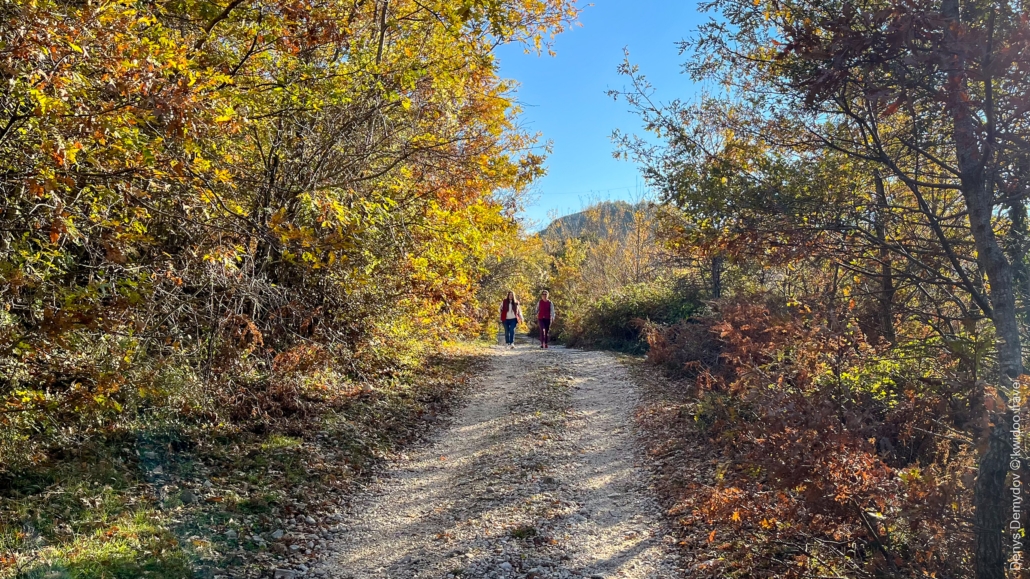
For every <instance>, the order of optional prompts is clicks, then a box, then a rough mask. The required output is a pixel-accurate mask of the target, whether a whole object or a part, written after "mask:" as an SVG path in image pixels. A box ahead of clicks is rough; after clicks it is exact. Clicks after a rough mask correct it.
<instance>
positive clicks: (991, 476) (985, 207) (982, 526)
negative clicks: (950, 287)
mask: <svg viewBox="0 0 1030 579" xmlns="http://www.w3.org/2000/svg"><path fill="white" fill-rule="evenodd" d="M941 14H942V16H944V18H945V19H946V20H947V21H950V24H946V25H945V27H944V30H945V34H944V42H945V46H944V48H945V50H947V51H948V52H949V53H950V54H951V62H950V63H949V65H948V69H947V70H946V72H947V74H948V80H947V85H946V86H945V89H946V91H947V94H948V96H949V103H948V111H949V113H950V116H951V122H952V127H951V129H952V139H953V142H954V146H955V152H956V161H957V163H958V169H959V173H960V180H961V191H962V196H963V198H964V200H965V204H966V208H967V210H968V215H969V226H970V232H971V234H972V237H973V242H974V246H975V248H976V257H977V261H978V263H979V265H980V267H981V268H983V271H985V272H986V274H987V279H988V281H989V283H990V301H991V318H992V321H993V322H994V328H995V332H996V334H997V339H998V344H997V354H998V365H999V375H1000V380H1001V386H1002V387H1003V388H1004V389H1006V390H1007V389H1008V388H1010V387H1011V386H1012V384H1013V381H1014V379H1016V378H1017V377H1018V376H1019V375H1020V374H1021V373H1022V369H1023V359H1022V350H1021V346H1020V336H1019V322H1018V318H1017V315H1016V298H1015V291H1014V290H1015V288H1014V279H1013V271H1012V270H1013V268H1012V266H1011V264H1010V263H1009V261H1008V260H1007V259H1006V257H1005V253H1004V251H1003V249H1002V247H1001V245H1000V243H999V242H998V237H997V235H996V234H995V231H994V222H993V215H994V206H995V203H994V187H993V183H994V179H993V177H994V175H993V173H992V171H991V170H989V167H991V166H992V161H993V159H991V156H992V155H993V151H992V147H991V146H990V145H991V143H990V142H989V140H990V138H991V137H992V135H991V133H993V131H991V130H990V128H989V127H988V130H987V133H988V134H987V135H986V137H984V136H981V135H980V134H978V130H977V126H976V124H975V122H974V119H973V112H972V111H971V110H970V109H969V106H968V104H967V101H968V97H967V96H966V95H967V94H968V78H967V77H966V74H965V67H966V64H967V63H966V62H964V61H963V57H962V55H963V54H964V53H965V50H964V47H963V46H961V44H962V41H961V39H960V38H959V37H958V29H959V26H960V25H961V24H960V22H961V19H960V11H959V2H958V0H944V1H943V2H942V5H941ZM984 82H985V87H987V92H988V93H990V90H991V89H990V88H989V86H990V84H991V82H992V81H991V78H990V77H989V76H988V77H986V79H985V80H984ZM987 104H988V106H990V101H989V99H988V103H987ZM988 117H989V120H988V122H989V123H990V122H991V120H990V118H993V115H992V113H991V111H988ZM982 139H983V140H987V142H986V143H983V146H982V144H981V140H982ZM990 420H991V423H992V424H991V427H990V432H989V434H988V441H987V445H986V450H985V451H984V453H983V455H982V456H981V457H980V465H979V469H978V474H977V478H976V484H975V486H974V488H973V506H974V508H975V513H974V516H973V526H974V533H975V557H976V562H975V569H974V571H975V574H976V577H977V579H1004V578H1005V567H1006V560H1007V557H1006V549H1005V541H1004V530H1005V527H1006V524H1007V523H1008V518H1009V517H1008V514H1009V513H1008V506H1009V505H1008V501H1007V500H1006V494H1005V480H1006V477H1007V475H1008V462H1009V461H1008V455H1009V453H1010V451H1011V445H1010V443H1009V439H1008V437H1007V436H1006V435H1007V434H1008V430H1009V422H1010V420H1011V416H1010V415H1009V414H1008V413H1006V412H991V413H990Z"/></svg>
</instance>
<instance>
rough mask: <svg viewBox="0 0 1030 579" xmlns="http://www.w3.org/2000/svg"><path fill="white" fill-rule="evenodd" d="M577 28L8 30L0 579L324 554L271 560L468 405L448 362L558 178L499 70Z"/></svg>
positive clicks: (101, 8) (16, 9)
mask: <svg viewBox="0 0 1030 579" xmlns="http://www.w3.org/2000/svg"><path fill="white" fill-rule="evenodd" d="M575 15H576V9H575V8H574V6H573V5H572V4H571V3H566V2H564V1H562V0H553V1H551V0H546V1H542V2H531V3H524V2H478V1H470V2H457V3H456V2H445V1H429V2H425V1H419V2H414V1H407V0H392V1H390V2H382V1H380V2H335V1H332V0H330V1H327V2H315V3H310V2H306V3H289V2H286V3H283V2H277V1H274V0H273V1H269V2H265V1H258V2H238V1H237V2H228V3H214V2H207V1H199V2H193V1H187V2H160V1H159V2H151V3H140V2H114V3H111V2H107V3H104V2H101V3H76V2H62V1H60V0H56V1H49V0H46V1H42V2H22V1H17V0H16V1H14V2H7V3H4V4H3V6H2V7H0V39H2V42H0V46H2V49H0V68H2V70H3V78H4V88H3V90H2V93H0V191H2V195H3V203H2V205H0V577H70V578H72V577H73V578H92V577H96V578H99V577H105V578H110V577H123V578H135V577H163V578H172V577H193V576H195V574H198V575H200V576H210V575H211V574H213V573H216V572H219V573H230V572H231V573H233V574H243V575H246V574H249V575H251V576H257V574H258V573H266V574H267V573H270V572H271V562H270V561H268V560H264V559H262V557H264V556H265V555H268V556H271V555H281V554H282V553H276V550H283V549H288V553H286V554H287V555H290V556H300V555H304V554H306V553H309V552H310V551H311V549H312V548H315V547H316V546H317V541H315V540H314V539H310V540H306V541H305V542H304V543H297V544H287V542H286V541H285V539H282V537H278V538H274V540H273V538H272V537H270V533H275V530H276V528H279V529H280V530H281V529H282V528H284V527H283V526H282V525H284V523H283V521H287V522H289V521H294V522H296V521H297V520H298V519H299V520H301V521H302V522H303V521H304V520H306V517H311V516H312V515H316V516H317V514H318V511H319V509H320V508H321V506H320V505H319V504H318V503H320V502H324V501H322V500H321V499H319V498H318V497H320V496H321V497H325V496H327V495H325V494H324V493H323V491H325V489H327V488H330V487H332V488H335V487H341V486H346V485H347V484H349V483H350V482H351V481H352V480H353V478H354V476H355V475H356V474H357V473H360V472H362V471H363V470H364V469H365V468H366V467H367V465H368V464H369V463H370V462H371V461H374V460H376V459H377V458H378V457H381V456H382V455H383V454H384V453H385V452H387V451H388V450H389V449H391V448H393V447H394V446H395V445H396V444H398V443H399V442H401V441H404V440H406V439H408V438H410V437H411V436H412V435H413V433H414V432H417V429H418V425H419V424H420V423H423V422H424V421H425V420H427V419H428V418H431V416H432V415H433V414H435V413H436V412H437V411H438V410H439V409H441V408H442V407H443V404H444V402H445V401H447V400H449V399H451V398H452V397H453V395H454V394H455V393H456V391H458V390H460V386H461V384H462V383H463V381H464V377H465V376H466V370H467V367H468V364H469V363H471V357H470V356H471V354H469V353H468V352H465V353H464V354H459V353H455V351H454V349H453V348H450V347H444V346H443V344H444V343H445V342H453V341H457V340H460V339H461V338H463V337H468V336H473V335H476V334H477V333H478V330H479V327H480V324H481V322H482V319H483V312H484V311H485V310H484V309H483V308H482V307H481V305H480V302H479V300H478V298H477V291H478V289H479V282H480V279H481V278H482V277H483V275H484V273H485V267H486V263H487V261H488V259H489V258H490V257H491V256H493V255H495V254H497V253H498V252H499V251H500V250H501V248H500V247H499V246H498V244H497V243H496V241H495V240H498V239H502V238H504V237H505V236H506V235H508V234H509V233H510V232H511V231H513V230H514V228H515V223H514V219H513V215H514V212H515V210H516V209H517V206H518V203H519V198H520V195H521V192H522V191H523V190H524V189H525V187H526V185H527V184H528V183H530V182H531V181H532V180H533V179H534V178H535V177H537V176H539V175H540V174H541V172H542V165H541V163H542V157H540V156H539V155H537V154H536V153H534V152H533V151H534V148H533V146H534V141H533V139H532V137H531V136H530V135H527V134H526V133H524V132H522V131H521V130H519V129H518V125H517V115H518V110H517V108H516V107H515V106H514V105H513V104H512V102H511V100H510V99H511V85H510V83H508V82H506V81H504V80H502V79H500V78H499V77H498V76H497V67H496V63H495V61H494V60H493V56H492V50H493V48H494V47H495V46H496V45H497V44H499V43H523V44H524V45H525V46H526V47H527V48H528V49H529V50H546V49H547V46H548V42H549V40H550V38H551V36H552V35H553V34H555V33H557V32H559V31H561V30H562V29H563V28H564V27H565V26H566V25H568V24H569V23H570V22H571V21H573V20H574V19H575ZM311 497H316V498H314V499H312V498H311ZM287 531H289V529H288V528H287ZM312 533H314V531H312ZM318 539H319V540H321V537H318ZM307 543H312V544H311V545H308V544H307ZM298 551H299V553H298ZM258 563H260V565H259V564H258ZM247 565H251V566H252V567H253V568H251V569H245V567H247ZM257 567H262V568H261V569H257ZM241 576H242V575H241Z"/></svg>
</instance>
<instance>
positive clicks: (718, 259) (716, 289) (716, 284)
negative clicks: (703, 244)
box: [712, 255, 725, 300]
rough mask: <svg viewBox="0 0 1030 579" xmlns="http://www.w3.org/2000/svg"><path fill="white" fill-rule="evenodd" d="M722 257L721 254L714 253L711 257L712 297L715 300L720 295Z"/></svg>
mask: <svg viewBox="0 0 1030 579" xmlns="http://www.w3.org/2000/svg"><path fill="white" fill-rule="evenodd" d="M724 261H725V260H724V258H723V257H722V256H721V255H716V256H715V257H713V258H712V299H713V300H717V299H719V298H721V297H722V268H723V262H724Z"/></svg>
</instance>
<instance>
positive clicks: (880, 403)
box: [526, 0, 1030, 579]
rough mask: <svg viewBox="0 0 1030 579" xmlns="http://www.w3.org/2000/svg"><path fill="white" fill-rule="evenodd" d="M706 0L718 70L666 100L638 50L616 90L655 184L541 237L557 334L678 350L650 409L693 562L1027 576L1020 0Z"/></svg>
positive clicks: (708, 571) (696, 41)
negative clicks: (692, 91) (684, 94)
mask: <svg viewBox="0 0 1030 579" xmlns="http://www.w3.org/2000/svg"><path fill="white" fill-rule="evenodd" d="M706 6H707V9H708V10H710V11H711V12H712V13H713V20H712V21H711V23H709V24H707V25H705V26H703V27H702V28H701V29H700V30H698V31H696V33H695V34H694V36H693V37H691V38H690V39H689V40H688V41H686V42H685V43H684V45H683V49H684V54H685V57H686V58H687V62H686V71H687V72H688V73H689V74H691V75H692V76H693V77H694V79H695V80H697V81H699V82H703V83H706V85H705V86H710V87H711V90H708V91H706V92H705V93H703V94H702V95H701V96H700V97H698V98H697V99H695V100H693V101H690V102H685V101H680V100H671V101H667V102H661V101H658V100H657V99H656V91H655V88H654V87H652V86H650V85H649V84H648V82H647V79H646V78H645V77H644V75H643V74H642V73H641V71H639V70H638V69H637V68H636V67H635V66H634V65H632V63H631V62H630V61H629V60H628V59H627V61H626V63H625V64H624V65H623V67H622V72H623V73H624V74H625V78H626V84H627V86H626V88H625V89H624V90H620V91H613V92H612V96H614V97H616V98H618V99H621V100H623V101H624V102H626V103H627V104H628V105H629V106H630V107H631V108H632V109H633V110H635V111H636V112H637V113H638V114H639V115H640V117H641V120H642V124H643V126H644V128H645V129H646V130H647V131H650V132H651V134H650V135H649V136H648V137H646V138H640V137H637V136H634V135H632V134H626V133H615V135H614V140H615V143H616V146H617V147H618V150H619V152H620V153H621V154H622V155H624V156H625V157H626V158H628V159H630V160H633V161H635V162H636V163H638V164H639V166H640V167H641V170H642V172H643V175H644V177H645V178H646V179H647V182H648V184H649V186H650V187H651V189H652V191H653V192H654V199H653V200H652V202H651V203H649V204H648V203H645V204H638V205H624V206H622V210H621V211H620V210H617V209H615V208H613V206H612V204H602V205H599V206H595V207H592V208H589V209H588V210H587V211H586V212H585V213H584V214H583V215H582V216H580V217H579V218H577V219H575V220H568V221H566V223H567V224H573V225H575V227H574V228H571V230H570V231H568V232H567V234H565V235H563V234H561V232H560V229H561V228H560V227H550V228H548V229H547V230H545V231H544V232H542V233H541V234H539V235H538V238H539V240H538V241H536V242H534V243H529V244H527V245H526V247H529V248H532V251H533V252H535V253H534V254H533V255H534V256H533V257H532V258H530V259H531V260H532V261H533V262H534V263H536V262H541V261H546V262H547V263H549V267H548V268H547V275H546V276H544V277H538V278H535V279H534V280H532V283H535V284H536V286H537V287H536V288H534V290H535V289H537V288H538V287H548V288H549V289H550V290H551V293H552V296H553V299H554V300H555V302H556V303H557V304H558V307H559V311H563V312H564V317H563V318H562V319H561V322H560V324H558V328H557V332H556V334H557V335H558V336H559V337H560V339H562V340H564V341H565V342H566V343H569V344H575V345H582V346H588V347H604V348H613V349H620V350H625V351H630V352H646V355H647V361H648V363H649V364H650V366H651V367H652V368H654V369H655V370H660V371H661V372H662V373H663V375H664V376H665V377H666V378H665V379H663V380H662V381H659V382H658V387H659V388H662V389H664V390H661V391H660V392H653V394H654V396H655V398H654V399H655V400H662V401H665V403H666V405H665V406H664V407H663V406H661V405H660V404H659V405H651V406H647V407H646V408H645V409H644V411H643V414H642V417H641V420H642V424H644V425H645V427H646V430H647V432H649V433H650V436H652V437H656V439H655V440H652V441H651V442H652V450H653V452H654V453H655V457H656V464H657V465H658V467H659V468H660V469H661V472H662V473H663V480H664V482H663V485H662V489H663V493H664V495H665V499H666V501H667V505H668V506H669V508H670V512H671V513H673V514H674V515H675V516H676V518H677V522H678V524H679V526H680V528H681V530H682V533H683V538H682V541H683V542H682V546H683V548H684V552H685V554H686V555H687V556H688V557H689V558H690V559H692V560H693V561H694V565H695V566H694V567H693V572H694V573H695V575H694V576H698V577H798V578H801V577H888V576H889V577H977V578H992V579H994V578H997V579H1001V578H1003V577H1015V576H1018V574H1019V573H1020V568H1021V567H1022V566H1023V563H1022V560H1021V558H1020V557H1021V556H1022V550H1021V548H1020V546H1021V544H1022V541H1023V536H1024V535H1023V533H1022V532H1021V531H1020V530H1019V529H1020V526H1025V524H1026V510H1025V509H1024V508H1021V507H1020V505H1021V504H1022V503H1021V502H1019V501H1018V500H1014V498H1013V497H1020V496H1021V494H1020V493H1021V491H1020V490H1019V489H1020V488H1021V486H1020V482H1019V481H1021V480H1025V479H1026V476H1027V469H1026V462H1025V460H1024V457H1025V453H1024V450H1025V444H1026V442H1027V435H1026V432H1025V429H1022V430H1018V429H1017V430H1016V431H1015V432H1014V431H1013V424H1014V421H1017V420H1019V417H1020V416H1022V420H1021V422H1022V423H1024V424H1025V421H1026V403H1025V401H1026V400H1027V396H1028V394H1030V379H1028V377H1027V376H1026V374H1025V368H1026V361H1027V356H1026V354H1025V352H1026V347H1025V344H1026V342H1027V340H1028V338H1030V317H1028V314H1027V312H1028V311H1030V274H1028V271H1030V261H1028V260H1030V258H1028V253H1030V252H1028V248H1030V245H1028V240H1030V234H1028V217H1027V207H1028V203H1030V196H1028V191H1030V187H1028V183H1030V172H1028V171H1030V163H1028V159H1030V148H1028V146H1027V143H1028V142H1030V117H1028V112H1027V111H1028V110H1030V108H1028V107H1027V101H1026V95H1027V89H1028V85H1027V77H1026V74H1025V72H1024V69H1025V68H1026V63H1027V62H1030V43H1028V40H1027V39H1028V38H1030V30H1028V28H1027V19H1026V15H1025V10H1024V9H1023V8H1021V7H1019V6H1017V5H1015V4H1012V5H1009V4H1006V3H1001V4H998V3H994V4H984V3H975V2H972V3H962V2H957V1H951V0H945V1H943V2H939V3H931V4H925V5H919V6H913V5H909V4H905V5H904V6H903V5H901V4H896V3H891V2H886V3H878V4H873V5H863V6H857V5H854V4H849V3H844V4H836V3H826V2H818V3H804V2H802V3H797V2H788V3H783V2H751V1H750V0H748V1H747V2H738V1H736V0H725V1H722V0H720V1H717V2H712V3H710V4H708V5H706ZM684 33H685V34H688V33H689V31H684ZM559 225H560V224H559ZM638 225H640V227H639V228H638V227H637V226H638ZM641 239H647V241H646V242H645V243H638V241H639V240H641ZM527 284H529V285H532V284H530V283H529V280H527ZM563 307H564V310H562V308H563ZM1020 413H1021V414H1020ZM658 439H660V440H658ZM1013 457H1014V458H1013ZM1010 459H1011V460H1010ZM1013 489H1016V490H1013ZM1010 521H1012V522H1011V523H1010Z"/></svg>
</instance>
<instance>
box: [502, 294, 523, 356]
mask: <svg viewBox="0 0 1030 579" xmlns="http://www.w3.org/2000/svg"><path fill="white" fill-rule="evenodd" d="M521 321H522V304H521V303H519V300H518V299H517V298H516V297H515V292H513V291H510V290H509V291H508V297H506V298H504V301H502V302H501V324H502V325H503V326H504V344H505V345H506V346H508V347H509V348H514V347H515V326H518V325H519V323H520V322H521Z"/></svg>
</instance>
